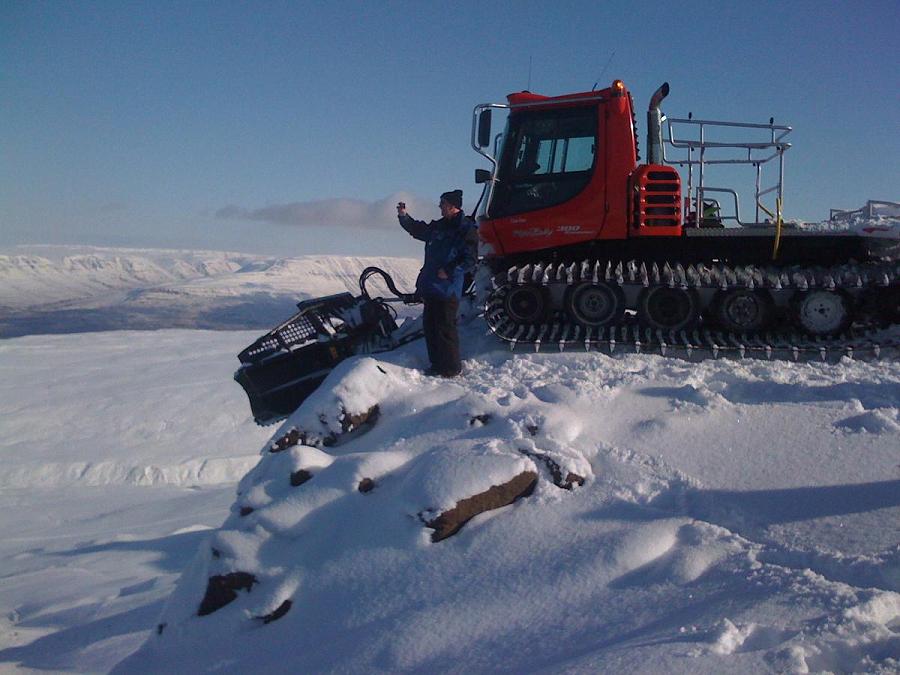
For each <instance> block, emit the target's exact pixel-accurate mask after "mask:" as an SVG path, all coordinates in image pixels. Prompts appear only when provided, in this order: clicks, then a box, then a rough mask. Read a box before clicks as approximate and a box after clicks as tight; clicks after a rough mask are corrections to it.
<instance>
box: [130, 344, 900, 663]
mask: <svg viewBox="0 0 900 675" xmlns="http://www.w3.org/2000/svg"><path fill="white" fill-rule="evenodd" d="M464 337H465V338H467V339H466V340H464V341H465V343H466V344H469V345H473V346H472V349H473V351H474V352H475V353H478V354H480V356H478V357H477V358H470V359H468V360H467V361H466V362H465V369H466V372H465V374H464V376H463V377H461V378H458V379H455V380H451V381H446V380H442V379H439V378H428V377H425V376H423V375H422V374H421V372H420V371H419V370H417V369H415V368H414V366H415V365H416V364H417V363H419V362H420V359H421V358H422V353H421V352H422V345H416V344H414V345H411V346H408V347H406V348H404V349H401V350H398V351H397V352H393V353H390V354H385V355H381V357H380V358H373V357H357V358H354V359H350V360H348V361H346V362H344V363H342V364H340V366H339V367H338V368H337V369H335V371H333V372H332V373H331V374H330V375H329V377H328V378H327V379H326V381H325V382H324V383H323V385H322V386H321V387H320V388H319V390H318V391H317V392H316V393H315V394H314V395H313V396H311V397H310V398H309V399H307V401H306V402H304V404H303V405H302V406H301V407H300V408H299V409H298V410H297V411H296V412H295V413H294V414H293V415H292V416H291V417H290V418H289V419H287V420H286V421H285V422H284V423H283V424H282V425H281V427H280V428H278V429H277V430H276V432H275V433H274V434H273V436H272V438H271V439H270V440H269V442H267V443H266V444H265V445H264V446H263V448H262V451H261V458H260V461H259V463H258V464H257V465H256V466H255V467H254V468H253V469H252V470H251V471H250V472H249V473H248V474H247V475H246V476H245V477H244V478H243V479H242V480H241V482H240V484H239V486H238V494H237V499H236V501H235V502H234V504H233V506H232V508H231V512H230V515H229V516H228V518H227V520H226V521H225V522H224V524H223V525H222V527H221V528H219V529H218V530H216V531H214V532H212V533H211V534H210V535H209V537H208V539H207V540H206V541H205V542H204V543H203V545H202V546H201V547H200V549H199V550H198V552H197V555H196V557H195V559H194V561H193V563H192V564H191V565H190V566H189V568H188V569H187V570H186V571H185V572H184V574H183V576H182V578H181V580H180V582H179V583H178V586H177V588H176V590H175V592H174V593H173V595H172V596H171V597H170V599H169V601H168V603H167V606H166V608H165V610H164V611H163V614H162V616H161V618H160V620H159V624H158V627H157V630H156V631H155V632H154V634H153V635H152V636H151V637H150V638H149V640H148V641H147V642H146V643H145V644H144V646H143V647H142V648H141V649H140V650H139V651H138V652H136V653H135V654H134V655H132V656H131V657H130V658H128V659H126V660H125V661H123V662H122V663H121V664H120V665H119V666H118V667H117V671H118V672H129V673H133V672H163V671H165V672H198V671H201V672H202V671H210V670H222V669H224V670H226V671H229V672H246V671H265V672H297V671H303V672H323V671H333V670H341V671H344V672H372V671H377V672H398V671H417V672H424V671H428V672H432V671H435V672H442V671H453V672H482V671H486V670H497V669H500V668H502V669H504V670H509V671H514V672H532V671H539V670H542V669H551V670H554V671H562V672H611V671H616V670H618V671H636V670H642V669H643V670H648V671H654V672H663V671H671V670H673V669H674V670H678V671H685V670H686V669H690V670H698V671H703V672H721V671H722V670H723V668H724V669H727V670H739V671H742V672H758V671H760V670H764V669H772V668H773V667H774V668H776V669H786V670H790V669H794V670H797V671H798V672H804V671H803V668H806V669H807V671H808V670H810V669H812V670H820V669H831V670H841V669H843V668H845V667H851V668H856V667H859V668H862V669H869V670H874V671H878V670H879V669H881V670H882V671H883V672H889V671H890V669H891V668H893V667H895V665H896V664H895V660H896V654H897V649H896V647H897V643H896V641H897V632H896V628H897V625H898V612H897V597H900V596H898V595H897V593H895V592H893V591H892V590H889V589H890V588H891V586H890V579H889V577H890V576H891V573H890V570H889V569H888V568H889V567H890V564H891V561H893V560H894V558H895V557H896V556H893V555H892V554H891V555H888V554H879V555H880V556H881V557H880V558H879V557H878V556H872V557H871V558H870V563H869V566H868V567H865V566H864V565H863V564H862V561H860V560H859V559H856V560H854V561H849V562H847V563H846V564H842V561H841V560H840V557H839V556H837V555H836V554H835V555H831V556H830V557H829V556H828V555H827V552H826V551H825V550H822V551H819V552H818V553H819V555H818V557H816V556H813V557H811V558H809V559H805V558H801V557H798V556H796V555H794V556H792V555H790V552H789V551H788V550H787V548H786V547H785V546H784V545H783V544H782V543H780V542H779V541H778V537H777V528H778V527H779V526H780V525H781V524H782V523H784V522H786V520H787V521H791V520H792V519H793V520H804V519H816V518H827V517H829V516H831V515H834V514H836V513H839V514H844V513H852V512H853V507H852V503H853V495H854V494H855V493H854V492H853V490H852V487H850V486H848V487H846V488H845V487H844V486H840V488H841V490H843V491H842V492H840V494H839V495H838V497H839V498H838V499H835V494H836V493H835V492H834V491H833V490H832V489H831V488H830V487H828V475H829V471H830V470H831V469H829V468H828V461H829V460H828V458H829V457H830V456H831V455H832V454H833V453H831V452H830V451H829V450H828V448H827V447H823V448H822V450H821V451H820V452H819V454H817V455H815V456H803V457H800V456H798V455H797V453H793V452H791V451H790V450H788V449H787V448H790V447H794V445H795V444H796V442H797V433H798V432H801V431H802V433H804V434H805V436H806V438H805V444H804V445H803V448H804V453H810V454H815V452H816V451H815V450H814V449H815V448H817V447H819V446H818V445H817V440H816V439H824V438H828V437H829V434H830V435H832V437H833V435H834V434H838V435H840V436H841V438H842V439H843V440H842V441H841V442H842V443H843V444H844V453H845V455H846V454H847V453H852V452H856V451H862V450H863V449H865V450H866V451H867V452H868V462H867V465H866V466H865V470H866V471H869V470H876V465H877V466H881V467H888V466H890V465H891V462H895V460H896V452H895V448H894V449H891V448H893V444H892V443H891V442H890V440H889V439H885V440H883V441H879V442H878V443H876V444H875V446H874V447H872V444H871V443H870V442H869V441H868V440H867V439H863V438H859V434H854V433H850V434H846V433H844V431H841V430H839V429H840V427H839V426H838V425H837V421H838V420H839V419H845V418H846V417H847V414H848V412H852V413H853V414H864V413H861V412H860V411H861V410H863V411H873V410H874V411H878V410H881V409H886V410H887V411H888V412H887V413H885V414H889V412H890V410H891V408H896V407H897V405H898V401H897V398H896V397H897V393H896V391H897V390H896V382H897V379H898V378H897V376H898V372H897V367H898V366H897V365H896V364H888V365H887V369H886V370H883V369H882V370H880V367H872V366H869V365H867V364H854V363H848V364H845V368H846V371H845V374H844V377H847V376H849V375H847V374H848V373H849V374H850V375H855V376H857V377H858V378H859V380H860V381H861V382H865V383H864V384H859V385H856V386H854V387H850V388H846V387H845V388H842V384H841V383H840V379H841V377H840V376H836V375H834V374H833V373H831V371H829V370H827V366H826V365H820V364H769V363H757V362H754V363H747V364H744V363H740V364H738V363H731V364H726V365H723V364H721V363H719V362H711V363H702V364H687V363H679V362H673V361H670V360H665V359H659V358H657V357H641V356H636V355H629V356H625V357H622V358H620V359H610V358H607V357H604V356H602V355H599V354H581V355H574V354H557V355H552V354H546V355H542V354H535V355H525V356H521V357H517V358H510V357H508V356H507V355H506V354H504V353H501V352H492V351H491V350H490V349H489V348H488V349H485V348H484V344H483V343H482V344H479V340H483V339H484V338H480V337H478V336H477V334H476V333H475V329H474V328H472V329H467V332H464ZM890 392H893V393H890ZM848 399H849V402H848ZM773 401H775V402H776V403H773ZM778 401H781V402H782V403H777V402H778ZM778 405H783V406H786V407H787V408H790V407H792V406H797V405H806V406H807V408H805V410H806V415H807V416H808V417H810V418H813V419H815V420H817V421H818V422H817V423H816V426H817V427H818V430H817V431H815V432H811V431H810V429H811V427H810V426H809V425H807V426H804V427H803V429H802V430H793V429H792V428H791V418H792V415H791V414H784V415H781V416H774V415H773V410H776V409H779V408H777V407H775V406H778ZM807 421H808V422H809V421H810V420H807ZM766 424H768V425H770V426H772V427H773V429H771V430H770V431H769V432H767V433H769V435H768V436H767V443H768V447H767V448H766V451H768V452H769V453H770V454H769V457H770V462H769V466H764V465H763V463H761V462H757V461H754V460H753V459H752V458H753V457H756V456H758V455H759V453H760V452H761V448H760V447H758V445H757V444H756V443H755V441H754V435H753V434H752V433H750V434H744V433H741V432H740V431H736V429H742V428H743V426H746V427H747V428H749V429H753V428H754V426H758V428H763V427H764V426H765V425H766ZM636 429H639V430H640V432H639V433H637V434H636V433H635V430H636ZM890 433H891V431H890V430H885V431H884V432H883V433H882V435H890ZM692 434H693V438H694V439H695V442H694V443H693V444H692V443H691V442H690V441H689V440H685V439H686V438H690V437H691V435H692ZM810 435H812V437H810ZM666 444H670V445H671V447H670V448H667V447H666ZM780 444H783V447H782V445H780ZM823 446H827V443H823ZM729 458H730V459H729ZM845 461H846V457H844V458H842V460H841V462H842V465H844V462H845ZM797 462H802V464H797ZM676 466H677V467H679V468H675V467H676ZM751 466H752V467H753V469H752V470H750V469H749V467H751ZM798 467H802V474H803V475H800V474H797V473H796V471H798ZM684 468H690V469H691V471H690V473H685V471H684V470H683V469H684ZM814 469H817V470H819V471H821V473H818V474H817V473H816V472H815V470H814ZM845 475H846V474H845ZM532 476H533V477H534V478H532ZM866 476H868V474H865V476H863V475H861V476H860V478H861V479H864V478H865V477H866ZM776 477H777V478H776ZM742 481H743V482H742ZM754 481H760V482H759V483H754ZM707 484H711V485H712V486H715V489H712V488H710V487H707ZM891 485H892V483H891V482H890V481H888V482H887V483H886V484H885V485H884V486H883V487H884V490H883V491H882V490H879V489H877V488H876V489H873V488H871V487H870V488H866V487H861V488H860V490H868V492H869V493H870V495H871V496H870V502H869V503H868V504H867V506H866V508H868V509H875V510H877V509H879V508H885V509H896V507H897V506H898V505H900V500H898V499H897V498H896V497H891V496H890V494H891V492H892V491H891ZM779 486H780V487H779ZM798 486H813V487H809V488H805V487H804V488H801V487H798ZM762 488H764V489H762ZM779 490H782V491H783V493H784V494H781V493H779ZM806 490H808V492H807V491H806ZM501 492H503V495H502V497H498V498H496V499H494V498H493V497H494V496H495V495H497V494H499V493H501ZM486 495H488V496H487V497H486ZM797 495H800V496H801V497H802V499H800V500H799V504H800V505H801V506H800V508H801V509H802V510H801V512H799V513H797V512H794V513H790V512H789V511H782V510H781V507H782V505H786V504H789V503H791V502H792V501H793V502H794V503H797V502H798V500H797ZM479 499H480V500H481V501H480V502H479ZM475 502H479V503H480V504H481V506H483V507H484V508H480V510H479V509H472V510H468V511H466V513H465V517H464V518H463V519H462V520H460V521H458V522H457V523H456V528H455V529H453V530H452V531H449V530H448V532H449V533H448V534H447V536H446V537H444V536H440V537H436V536H435V533H436V532H438V530H439V528H440V527H441V525H442V521H441V518H442V517H445V516H447V515H448V514H450V513H453V512H455V511H456V512H458V511H459V510H460V509H461V507H463V506H464V505H469V504H473V503H475ZM845 508H846V509H847V510H846V511H844V510H842V509H845ZM463 510H464V509H463ZM753 537H755V538H756V540H755V541H754V540H753ZM851 563H852V564H851ZM829 565H830V566H829ZM811 568H815V569H811ZM845 572H846V574H847V578H848V579H849V578H850V577H852V574H853V573H854V572H855V573H856V576H855V577H853V579H855V580H859V581H862V580H863V579H864V578H865V579H866V580H872V581H873V583H875V587H870V588H857V587H854V586H849V585H847V583H846V580H845V579H842V578H841V575H842V573H845ZM879 574H880V575H881V576H879ZM878 584H881V586H880V587H879V586H878ZM658 645H670V647H669V648H668V649H665V650H662V649H659V648H658ZM671 645H674V648H673V647H671ZM685 658H689V659H690V661H689V662H685V661H684V660H683V659H685ZM686 663H687V664H688V665H686Z"/></svg>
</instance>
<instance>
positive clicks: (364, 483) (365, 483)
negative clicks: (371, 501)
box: [356, 478, 375, 494]
mask: <svg viewBox="0 0 900 675" xmlns="http://www.w3.org/2000/svg"><path fill="white" fill-rule="evenodd" d="M356 489H357V490H359V491H360V492H362V493H363V494H365V493H366V492H371V491H372V490H374V489H375V481H374V480H372V479H371V478H363V479H362V480H361V481H359V486H358V487H357V488H356Z"/></svg>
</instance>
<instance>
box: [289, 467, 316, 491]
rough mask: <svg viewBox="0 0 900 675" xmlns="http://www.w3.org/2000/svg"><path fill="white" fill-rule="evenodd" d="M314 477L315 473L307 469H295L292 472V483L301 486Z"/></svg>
mask: <svg viewBox="0 0 900 675" xmlns="http://www.w3.org/2000/svg"><path fill="white" fill-rule="evenodd" d="M312 477H313V475H312V474H311V473H310V472H309V471H307V470H306V469H300V470H299V471H294V472H292V473H291V485H293V486H294V487H300V486H301V485H303V484H304V483H305V482H306V481H308V480H309V479H310V478H312Z"/></svg>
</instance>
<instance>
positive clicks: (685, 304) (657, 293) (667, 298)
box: [638, 286, 700, 330]
mask: <svg viewBox="0 0 900 675" xmlns="http://www.w3.org/2000/svg"><path fill="white" fill-rule="evenodd" d="M699 315H700V303H699V302H698V300H697V295H696V294H695V293H692V292H691V291H689V290H687V289H684V288H668V287H667V286H656V287H655V288H649V289H647V290H646V291H644V292H643V293H642V294H641V297H640V299H639V301H638V318H639V319H640V320H641V321H643V322H644V323H645V324H646V325H648V326H650V327H651V328H659V329H662V330H681V329H682V328H687V327H688V326H690V325H692V324H693V323H694V322H695V321H697V318H698V317H699Z"/></svg>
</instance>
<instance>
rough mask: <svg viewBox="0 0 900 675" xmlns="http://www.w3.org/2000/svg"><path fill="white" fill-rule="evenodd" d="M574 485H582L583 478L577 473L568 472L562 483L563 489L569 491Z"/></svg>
mask: <svg viewBox="0 0 900 675" xmlns="http://www.w3.org/2000/svg"><path fill="white" fill-rule="evenodd" d="M576 485H578V486H579V487H580V486H582V485H584V476H579V475H578V474H577V473H572V472H571V471H570V472H569V473H568V474H567V475H566V481H565V483H563V487H564V488H565V489H566V490H571V489H572V488H573V487H575V486H576Z"/></svg>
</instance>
